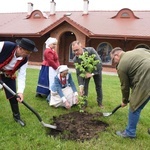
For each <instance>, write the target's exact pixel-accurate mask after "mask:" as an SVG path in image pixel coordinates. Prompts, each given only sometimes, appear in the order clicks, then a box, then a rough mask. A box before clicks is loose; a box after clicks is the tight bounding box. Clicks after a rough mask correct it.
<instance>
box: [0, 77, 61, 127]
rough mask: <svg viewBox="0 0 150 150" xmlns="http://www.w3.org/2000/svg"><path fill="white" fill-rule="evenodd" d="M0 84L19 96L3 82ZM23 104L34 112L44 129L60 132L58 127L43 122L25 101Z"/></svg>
mask: <svg viewBox="0 0 150 150" xmlns="http://www.w3.org/2000/svg"><path fill="white" fill-rule="evenodd" d="M0 84H1V85H2V86H3V87H4V88H5V89H7V90H8V91H9V92H10V93H11V94H13V95H14V96H16V97H17V96H18V95H17V94H16V93H15V92H14V91H13V90H12V89H10V88H9V87H8V86H7V85H6V84H5V83H4V82H3V81H1V80H0ZM21 103H22V104H24V105H25V106H26V107H27V108H28V109H29V110H30V111H31V112H33V113H34V114H35V115H36V117H37V118H38V120H39V121H40V122H41V123H42V125H43V126H44V127H48V128H51V129H55V130H59V129H57V126H54V125H50V124H47V123H44V121H42V118H41V117H40V115H39V114H38V113H37V112H36V111H35V110H34V109H33V108H32V107H31V106H29V105H28V104H27V103H26V102H25V101H22V102H21Z"/></svg>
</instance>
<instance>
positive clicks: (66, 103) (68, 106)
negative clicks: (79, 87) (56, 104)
mask: <svg viewBox="0 0 150 150" xmlns="http://www.w3.org/2000/svg"><path fill="white" fill-rule="evenodd" d="M65 107H66V109H70V108H71V106H70V104H69V102H68V101H66V102H65Z"/></svg>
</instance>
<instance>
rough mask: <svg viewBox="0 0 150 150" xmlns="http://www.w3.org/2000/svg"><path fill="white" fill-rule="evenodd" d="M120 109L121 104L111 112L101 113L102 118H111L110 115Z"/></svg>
mask: <svg viewBox="0 0 150 150" xmlns="http://www.w3.org/2000/svg"><path fill="white" fill-rule="evenodd" d="M120 107H121V104H120V105H118V106H117V107H116V108H115V109H114V110H113V111H112V112H107V113H103V116H104V117H108V116H111V115H112V114H114V113H115V112H116V111H117V110H118V109H119V108H120Z"/></svg>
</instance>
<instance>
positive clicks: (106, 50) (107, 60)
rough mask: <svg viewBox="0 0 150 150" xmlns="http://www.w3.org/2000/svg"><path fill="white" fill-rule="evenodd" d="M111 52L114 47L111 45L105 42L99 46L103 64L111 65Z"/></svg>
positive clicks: (98, 50) (98, 49)
mask: <svg viewBox="0 0 150 150" xmlns="http://www.w3.org/2000/svg"><path fill="white" fill-rule="evenodd" d="M111 50H112V46H111V45H110V44H109V43H107V42H103V43H100V44H99V46H98V48H97V52H98V55H99V56H100V58H101V60H102V63H103V64H108V65H111V57H110V52H111Z"/></svg>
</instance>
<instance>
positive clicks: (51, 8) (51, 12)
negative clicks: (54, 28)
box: [50, 0, 56, 15]
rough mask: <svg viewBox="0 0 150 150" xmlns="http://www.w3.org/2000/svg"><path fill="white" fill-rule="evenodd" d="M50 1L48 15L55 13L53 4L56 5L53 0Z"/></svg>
mask: <svg viewBox="0 0 150 150" xmlns="http://www.w3.org/2000/svg"><path fill="white" fill-rule="evenodd" d="M50 3H51V6H50V15H55V6H56V3H55V2H54V0H52V1H51V2H50Z"/></svg>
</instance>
